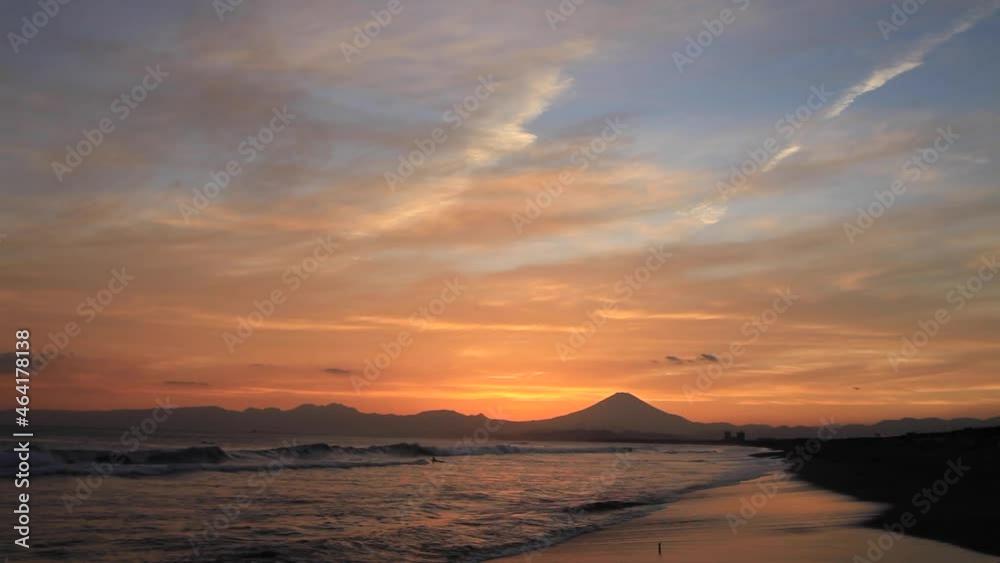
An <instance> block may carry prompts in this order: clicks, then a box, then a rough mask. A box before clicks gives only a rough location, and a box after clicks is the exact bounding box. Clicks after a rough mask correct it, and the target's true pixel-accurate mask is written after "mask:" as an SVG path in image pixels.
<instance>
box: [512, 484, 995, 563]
mask: <svg viewBox="0 0 1000 563" xmlns="http://www.w3.org/2000/svg"><path fill="white" fill-rule="evenodd" d="M785 475H787V474H784V473H778V474H772V475H769V476H765V477H763V478H761V479H763V480H764V482H765V483H773V482H775V481H777V482H778V483H779V484H778V485H777V488H776V489H773V490H772V491H773V496H770V497H767V496H766V495H765V494H764V492H762V489H761V488H760V483H759V481H760V480H754V481H748V482H744V483H740V484H737V485H732V486H728V487H721V488H718V489H711V490H708V491H702V492H698V493H692V494H690V495H687V496H684V497H682V498H681V499H680V500H678V501H677V502H674V503H671V504H668V505H666V506H665V508H664V509H663V510H660V511H658V512H655V513H653V514H650V515H648V516H645V517H642V518H638V519H636V520H633V521H631V522H627V523H624V524H621V525H617V526H613V527H610V528H607V529H605V530H600V531H597V532H594V533H591V534H586V535H583V536H579V537H576V538H573V539H571V540H569V541H567V542H565V543H562V544H558V545H555V546H552V547H550V548H549V549H547V550H543V551H538V552H533V553H528V554H525V555H518V556H515V557H509V558H505V559H500V560H498V561H501V562H507V563H514V562H517V561H520V562H522V563H527V562H528V561H532V562H536V563H561V562H566V563H570V562H572V563H597V562H601V563H613V562H619V561H628V562H636V563H643V562H656V563H667V562H671V563H673V562H684V563H717V562H720V561H735V560H741V561H768V562H771V563H782V562H788V563H792V562H794V563H810V562H827V561H843V562H853V563H863V562H865V561H875V560H876V558H877V559H878V560H879V562H880V563H894V562H898V563H914V562H915V563H923V562H926V563H932V562H933V563H937V562H940V561H949V562H958V563H964V562H969V563H979V562H982V563H996V557H992V556H988V555H985V554H980V553H976V552H973V551H969V550H966V549H962V548H959V547H955V546H952V545H948V544H944V543H940V542H936V541H932V540H927V539H923V538H918V537H914V536H911V535H905V534H904V535H903V536H902V537H900V538H898V539H897V538H893V537H892V536H891V535H889V534H888V533H885V531H884V530H877V529H873V528H866V527H863V526H861V524H862V523H864V522H870V521H871V520H872V518H874V517H875V516H877V515H878V514H880V513H882V512H883V511H884V510H885V509H886V505H883V504H876V503H870V502H862V501H857V500H854V499H852V498H851V497H847V496H844V495H841V494H837V493H833V492H829V491H825V490H821V489H818V488H816V487H815V486H813V485H810V484H808V483H805V482H803V481H801V480H799V479H795V478H791V479H787V478H782V476H785ZM755 494H756V495H757V497H756V499H754V495H755ZM764 498H766V499H767V500H766V503H763V504H761V501H762V500H763V499H764ZM742 500H745V501H746V502H747V503H748V504H749V503H752V502H753V501H754V500H756V501H757V504H758V505H760V508H758V509H757V510H756V514H755V515H751V517H750V518H749V519H747V520H746V522H745V523H744V524H742V525H739V526H737V532H736V533H734V532H733V529H732V527H731V526H730V523H729V521H727V518H726V516H727V514H733V515H735V516H738V515H739V514H740V510H741V507H743V504H742V502H741V501H742ZM744 515H750V512H749V510H747V509H745V508H744ZM734 522H735V520H734ZM880 539H881V542H882V546H881V547H878V542H879V541H880ZM869 542H871V543H869ZM657 544H662V550H663V552H662V554H660V553H658V551H657ZM873 545H874V546H875V547H874V548H873V547H872V546H873ZM869 552H870V553H869ZM879 553H881V556H879ZM855 556H859V557H860V558H859V559H855V558H854V557H855Z"/></svg>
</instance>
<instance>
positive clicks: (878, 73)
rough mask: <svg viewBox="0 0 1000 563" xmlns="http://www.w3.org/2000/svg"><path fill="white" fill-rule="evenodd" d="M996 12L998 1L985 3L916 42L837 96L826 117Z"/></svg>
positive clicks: (909, 69) (910, 68)
mask: <svg viewBox="0 0 1000 563" xmlns="http://www.w3.org/2000/svg"><path fill="white" fill-rule="evenodd" d="M998 9H1000V1H992V2H989V3H987V4H985V5H983V6H981V7H979V8H977V9H975V10H971V11H970V12H968V13H967V14H965V15H964V16H962V17H961V18H959V19H958V20H956V21H955V22H954V23H953V24H952V26H951V27H950V28H948V29H947V30H946V31H944V32H942V33H938V34H935V35H928V36H926V37H924V38H923V39H921V40H920V41H919V42H918V43H917V46H916V47H914V48H913V49H911V50H910V51H909V52H907V53H906V54H905V55H904V56H903V57H902V58H900V59H898V60H896V61H895V62H893V63H892V64H891V65H889V66H885V67H882V68H879V69H876V70H875V71H874V72H873V73H872V74H871V75H870V76H868V78H866V79H865V80H864V81H862V82H859V83H858V84H855V85H854V86H852V87H850V88H848V89H847V90H846V91H845V92H844V93H843V94H842V95H841V96H840V98H839V99H837V101H836V102H834V104H833V106H831V107H830V111H829V113H827V116H826V118H827V119H832V118H834V117H837V116H838V115H840V114H841V113H844V110H846V109H847V108H848V107H849V106H850V105H851V104H853V103H854V100H856V99H858V98H859V97H860V96H863V95H864V94H867V93H869V92H874V91H875V90H878V89H879V88H881V87H882V86H885V85H886V83H888V82H889V81H890V80H892V79H893V78H896V77H897V76H900V75H901V74H904V73H906V72H909V71H911V70H913V69H915V68H918V67H920V66H921V65H923V64H924V58H925V57H926V56H927V55H928V54H929V53H930V52H931V51H933V50H934V49H936V48H938V47H939V46H941V45H943V44H944V43H946V42H947V41H949V40H950V39H951V38H952V37H955V36H956V35H959V34H961V33H964V32H966V31H968V30H970V29H972V27H973V26H975V25H976V24H977V23H979V22H980V21H981V20H983V19H985V18H987V17H989V16H991V15H992V14H993V13H994V12H996V11H997V10H998Z"/></svg>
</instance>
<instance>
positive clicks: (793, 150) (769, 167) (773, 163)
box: [760, 145, 802, 172]
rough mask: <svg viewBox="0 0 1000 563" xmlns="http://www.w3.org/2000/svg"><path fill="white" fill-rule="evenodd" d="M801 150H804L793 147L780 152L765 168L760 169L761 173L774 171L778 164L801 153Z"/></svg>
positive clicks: (797, 146) (796, 146)
mask: <svg viewBox="0 0 1000 563" xmlns="http://www.w3.org/2000/svg"><path fill="white" fill-rule="evenodd" d="M801 149H802V147H800V146H799V145H792V146H790V147H788V148H787V149H785V150H783V151H781V152H779V153H778V154H776V155H774V158H772V159H771V160H769V161H767V164H765V165H764V167H763V168H761V169H760V171H761V172H770V171H771V170H774V168H775V167H776V166H778V163H780V162H781V161H782V160H785V159H786V158H788V157H790V156H792V155H793V154H795V153H797V152H799V150H801Z"/></svg>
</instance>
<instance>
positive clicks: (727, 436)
mask: <svg viewBox="0 0 1000 563" xmlns="http://www.w3.org/2000/svg"><path fill="white" fill-rule="evenodd" d="M746 439H747V435H746V433H745V432H737V433H736V436H733V433H732V432H730V431H728V430H726V431H725V432H723V433H722V441H723V442H745V441H746Z"/></svg>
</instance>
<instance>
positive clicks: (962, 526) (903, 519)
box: [755, 428, 1000, 556]
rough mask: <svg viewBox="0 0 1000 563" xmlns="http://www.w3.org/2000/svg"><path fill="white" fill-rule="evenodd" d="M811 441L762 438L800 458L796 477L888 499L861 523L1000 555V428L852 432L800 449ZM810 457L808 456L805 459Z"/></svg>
mask: <svg viewBox="0 0 1000 563" xmlns="http://www.w3.org/2000/svg"><path fill="white" fill-rule="evenodd" d="M807 442H808V440H775V441H766V442H765V441H758V442H755V445H759V446H764V447H768V448H772V449H775V450H778V452H780V453H776V454H775V456H774V457H784V458H785V459H788V456H800V455H801V456H802V457H801V459H802V461H803V463H801V467H800V469H799V470H798V471H797V472H796V475H797V476H798V477H799V478H800V479H802V480H804V481H806V482H808V483H811V484H813V485H815V486H817V487H820V488H823V489H825V490H829V491H833V492H837V493H841V494H845V495H849V496H850V497H853V498H856V499H858V500H860V501H867V502H876V503H881V504H883V505H885V508H884V509H883V510H881V511H880V512H879V513H878V514H875V515H873V516H872V517H871V518H869V519H867V520H866V521H864V522H863V525H864V526H866V527H868V528H869V529H878V530H881V532H882V533H883V534H891V533H893V532H895V533H899V532H902V533H904V534H905V535H907V536H917V537H922V538H926V539H931V540H937V541H941V542H946V543H950V544H953V545H956V546H959V547H963V548H966V549H970V550H974V551H977V552H981V553H986V554H990V555H994V556H1000V535H997V534H992V533H990V531H991V530H993V529H994V528H995V527H996V526H995V524H996V523H997V522H998V520H1000V519H998V517H997V516H996V508H995V505H994V503H995V499H998V498H1000V428H984V429H965V430H959V431H955V432H949V433H940V434H914V435H906V436H898V437H892V438H849V439H842V440H830V441H828V442H824V443H822V445H821V447H820V448H819V450H818V451H816V452H815V453H814V454H811V455H810V454H809V453H805V454H804V455H803V454H802V452H803V449H804V448H805V447H806V444H807ZM806 456H808V459H807V458H806Z"/></svg>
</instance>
